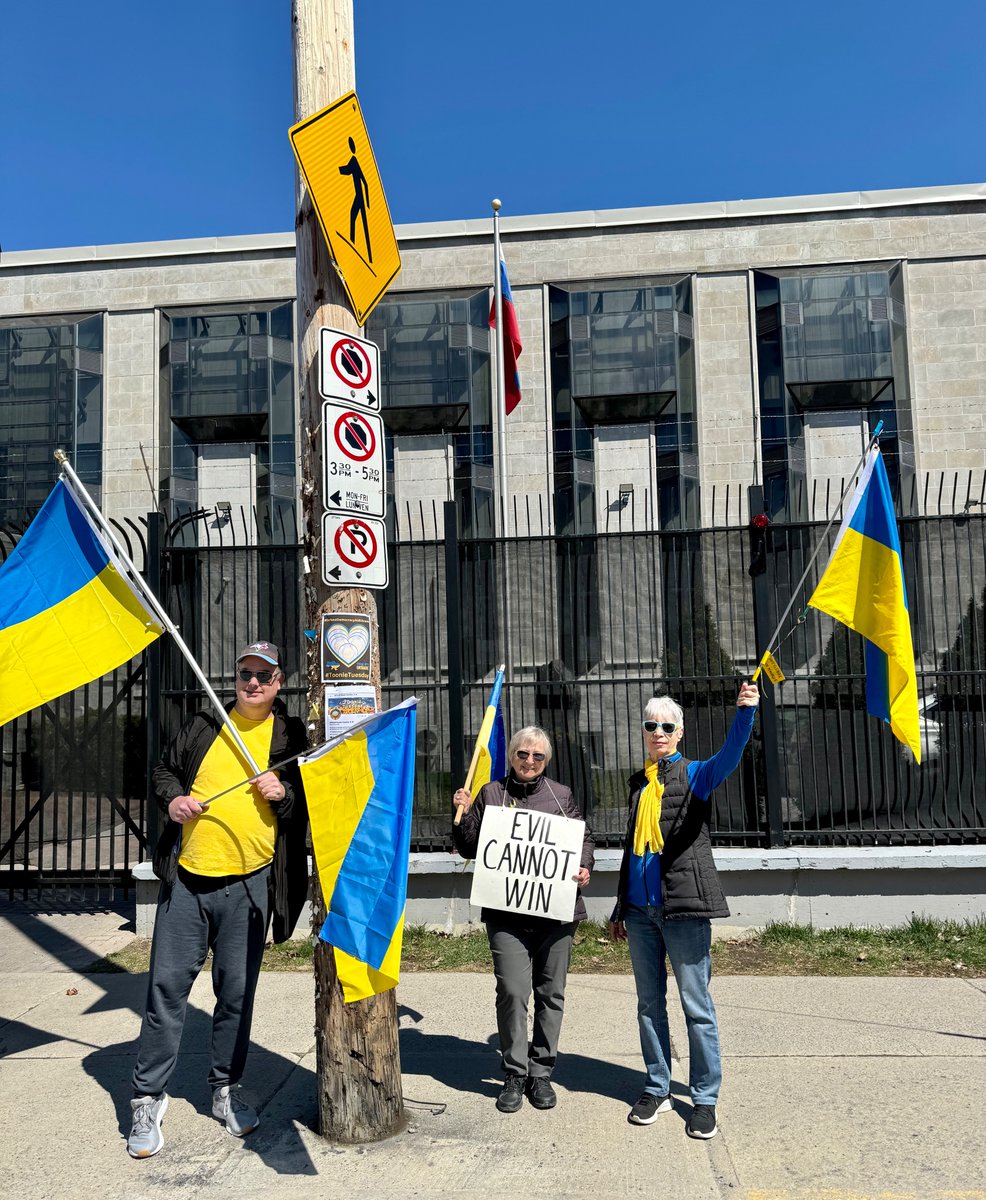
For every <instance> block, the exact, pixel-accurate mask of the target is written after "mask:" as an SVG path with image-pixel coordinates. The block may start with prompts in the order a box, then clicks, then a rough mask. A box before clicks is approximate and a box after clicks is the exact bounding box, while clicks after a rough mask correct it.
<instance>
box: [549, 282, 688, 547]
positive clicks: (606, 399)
mask: <svg viewBox="0 0 986 1200" xmlns="http://www.w3.org/2000/svg"><path fill="white" fill-rule="evenodd" d="M549 304H550V321H551V335H550V336H551V395H552V416H553V428H554V449H555V520H556V525H557V528H558V531H559V532H560V533H588V532H593V531H594V530H595V488H594V481H593V459H594V437H593V431H594V429H595V428H596V427H597V426H600V425H630V424H642V423H647V424H649V425H650V427H651V433H652V441H653V456H654V458H653V461H654V464H655V475H656V478H655V480H654V485H655V490H656V493H657V497H658V513H659V520H660V524H661V527H662V528H682V527H687V526H689V525H692V524H694V522H695V521H696V520H697V517H698V510H697V505H698V495H697V481H696V471H695V457H696V446H695V439H696V428H695V370H694V334H693V326H692V288H691V279H690V278H688V277H686V278H684V279H680V280H677V281H675V282H671V283H661V282H656V281H650V280H641V281H620V282H615V283H612V284H609V285H603V284H598V283H596V284H593V285H592V286H591V287H590V286H584V287H583V286H580V285H578V284H570V285H566V286H564V287H562V286H557V287H551V288H550V289H549Z"/></svg>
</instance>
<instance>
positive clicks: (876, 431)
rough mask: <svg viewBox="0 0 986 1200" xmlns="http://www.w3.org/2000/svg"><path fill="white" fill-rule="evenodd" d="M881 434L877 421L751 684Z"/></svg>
mask: <svg viewBox="0 0 986 1200" xmlns="http://www.w3.org/2000/svg"><path fill="white" fill-rule="evenodd" d="M882 432H883V422H882V421H878V422H877V425H876V429H874V430H873V432H872V434H871V435H870V438H869V441H868V442H867V443H866V449H865V450H864V451H863V456H862V458H860V460H859V462H858V463H857V464H856V466H855V467H854V468H853V471H852V473H851V474H850V476H849V483H848V484H847V485H846V490H845V491H844V492H843V493H842V497H841V499H840V500H839V503H838V504H837V505H836V506H835V512H833V514H832V516H831V517H830V518H829V523H828V524H827V525H826V526H825V528H824V529H823V530H822V535H821V537H820V538H819V539H818V545H817V546H816V547H815V553H814V554H813V555H812V556H811V558H809V559H808V565H807V567H805V570H804V574H803V575H802V576H801V578H800V579H799V580H798V582H797V583H796V584H795V586H794V590H793V592H792V593H791V599H790V600H789V601H788V606H787V608H785V609H784V612H783V614H782V616H781V619H780V620H779V621H778V622H777V628H776V629H775V630H774V632H773V633H772V634H771V635H770V638H769V640H768V642H767V648H766V649H765V650H764V652H763V654H761V656H760V661H759V663H758V664H757V669H756V670H755V671H754V672H753V675H752V677H751V679H750V682H751V683H756V681H757V679H758V678H759V676H760V672H761V671H762V670H763V660H764V659H765V658H766V657H767V655H768V654H769V653H770V651H771V649H772V648H773V646H774V643H775V641H776V640H777V635H778V634H779V633H780V631H781V630H782V629H783V628H784V622H785V621H786V620H787V617H788V614H789V613H790V611H791V609H792V608H794V602H795V600H797V598H798V593H799V592H800V591H801V585H802V584H803V583H804V581H805V580H806V579H807V578H808V572H809V571H810V570H811V568H812V565H813V564H814V562H815V559H816V558H818V556H819V554H820V553H821V550H822V546H823V545H824V544H825V536H826V534H827V533H828V531H829V530H830V529H831V528H832V526H833V524H834V523H835V519H836V517H837V516H838V515H839V513H840V512H841V511H842V506H843V504H845V502H846V497H847V496H848V495H849V493H850V492H851V491H852V489H853V488H854V487H855V486H856V475H857V474H858V473H859V471H860V470H861V469H862V467H863V464H864V463H865V462H866V456H867V455H868V454H869V452H870V451H871V450H872V449H873V447H874V446H875V445H876V443H877V442H878V441H879V439H880V434H881V433H882Z"/></svg>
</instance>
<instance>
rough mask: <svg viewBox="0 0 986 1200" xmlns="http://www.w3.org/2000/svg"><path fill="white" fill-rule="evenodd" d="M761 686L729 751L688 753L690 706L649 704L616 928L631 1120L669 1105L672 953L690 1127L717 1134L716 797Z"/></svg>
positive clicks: (745, 702) (725, 910)
mask: <svg viewBox="0 0 986 1200" xmlns="http://www.w3.org/2000/svg"><path fill="white" fill-rule="evenodd" d="M759 701H760V693H759V692H758V690H757V688H756V685H755V684H752V683H744V684H743V685H742V686H741V687H740V690H739V696H738V697H737V699H736V705H737V712H736V717H735V719H734V720H733V723H732V726H731V727H730V730H729V733H728V734H727V735H726V741H725V743H724V745H723V747H722V749H721V750H720V751H719V752H718V753H717V754H715V755H714V756H713V757H712V758H709V759H704V760H694V761H689V760H688V759H686V758H683V757H682V755H681V752H680V750H679V749H678V744H679V743H680V741H681V739H682V736H683V734H684V720H685V718H684V713H683V712H682V710H681V707H680V706H679V705H678V704H676V703H675V701H674V700H672V699H671V697H670V696H655V697H654V698H653V699H652V700H649V701H648V702H647V707H646V708H645V709H644V720H643V723H642V728H643V735H644V750H645V752H646V755H647V760H646V762H645V763H644V767H643V770H641V771H638V772H637V773H636V774H635V775H633V776H631V778H630V781H629V783H630V801H629V806H630V807H629V819H628V821H627V832H626V840H625V843H624V848H623V862H622V865H621V867H620V882H619V887H618V890H617V896H616V907H615V908H614V910H613V915H612V917H611V918H610V934H611V936H612V937H613V938H616V939H618V940H620V939H623V938H627V939H628V940H629V943H630V959H631V962H632V964H633V975H634V982H635V984H636V988H637V1023H638V1025H639V1027H640V1048H641V1050H642V1052H643V1056H644V1065H645V1067H646V1071H647V1081H646V1083H645V1085H644V1090H643V1092H642V1094H641V1096H640V1099H639V1100H638V1101H637V1102H636V1104H634V1106H633V1108H631V1110H630V1112H629V1114H628V1117H627V1120H628V1121H629V1122H630V1124H631V1125H650V1124H651V1123H652V1122H654V1121H656V1120H657V1118H658V1116H659V1115H660V1114H661V1113H663V1112H669V1111H670V1110H671V1108H672V1104H671V1036H670V1033H669V1031H668V1009H667V988H668V966H667V964H668V959H670V960H671V966H672V968H673V969H674V976H675V981H676V982H677V984H678V993H679V995H680V997H681V1007H682V1009H683V1011H684V1014H685V1024H686V1026H687V1029H688V1075H689V1078H688V1086H689V1091H690V1092H691V1097H692V1109H691V1112H690V1113H689V1114H688V1123H687V1125H686V1127H685V1132H686V1133H687V1134H688V1136H689V1137H694V1138H711V1137H715V1135H716V1134H717V1133H718V1132H719V1128H718V1125H717V1123H716V1102H717V1100H718V1098H719V1086H720V1083H721V1081H722V1059H721V1054H720V1050H719V1027H718V1024H717V1022H716V1010H715V1006H714V1005H713V1003H712V997H711V995H710V994H709V981H710V979H711V978H712V956H711V949H712V918H713V917H728V916H729V907H728V906H727V904H726V898H725V896H724V895H723V892H722V887H721V886H720V884H719V876H718V873H717V871H716V867H715V863H714V862H713V859H712V841H711V838H710V836H709V817H710V805H709V797H710V795H711V794H712V792H713V790H714V789H715V788H717V787H718V786H719V784H721V783H722V782H723V781H724V780H725V779H726V778H727V777H728V776H729V775H730V774H731V773H732V772H733V771H734V770H735V769H736V767H737V766H738V764H739V761H740V759H741V758H742V756H743V750H744V747H745V746H746V743H747V742H748V741H749V738H750V732H751V730H752V729H753V719H754V716H755V715H756V708H757V704H758V703H759Z"/></svg>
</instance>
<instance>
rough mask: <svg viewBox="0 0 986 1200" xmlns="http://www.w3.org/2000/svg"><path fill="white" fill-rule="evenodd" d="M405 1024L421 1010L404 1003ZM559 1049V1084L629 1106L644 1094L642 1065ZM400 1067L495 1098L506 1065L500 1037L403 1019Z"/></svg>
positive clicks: (679, 1090) (679, 1089) (675, 1088)
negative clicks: (427, 1027) (432, 1028)
mask: <svg viewBox="0 0 986 1200" xmlns="http://www.w3.org/2000/svg"><path fill="white" fill-rule="evenodd" d="M398 1016H399V1018H401V1019H402V1022H406V1021H408V1020H411V1021H413V1022H415V1023H417V1022H418V1021H420V1020H421V1019H422V1018H421V1014H420V1013H416V1012H415V1011H414V1010H413V1009H409V1008H407V1007H406V1006H404V1005H400V1006H399V1007H398ZM564 1036H565V1035H564V1031H563V1032H562V1049H561V1050H560V1051H559V1053H558V1062H557V1065H556V1067H555V1070H554V1072H553V1074H552V1076H551V1077H552V1079H553V1080H554V1082H555V1083H557V1084H560V1086H561V1087H563V1088H565V1089H566V1091H569V1092H586V1093H588V1094H591V1095H596V1096H605V1097H607V1098H609V1099H611V1100H618V1101H625V1102H626V1103H627V1104H628V1105H630V1104H633V1102H634V1101H635V1100H636V1099H637V1097H638V1096H639V1095H640V1092H641V1089H642V1087H643V1085H644V1082H645V1080H644V1072H643V1064H641V1066H640V1067H639V1068H630V1067H624V1066H621V1065H620V1064H618V1063H612V1062H607V1061H606V1060H605V1059H601V1058H591V1057H589V1056H588V1055H584V1054H572V1053H568V1052H566V1051H565V1049H564V1044H565V1041H564ZM400 1047H401V1067H402V1069H403V1071H404V1072H405V1073H407V1074H414V1075H425V1076H430V1077H431V1078H432V1079H434V1080H436V1081H437V1082H438V1083H441V1084H444V1085H445V1086H446V1087H448V1088H452V1089H453V1090H454V1091H459V1092H473V1093H480V1094H482V1095H485V1096H489V1097H490V1098H491V1099H492V1098H493V1097H495V1096H496V1095H497V1094H498V1093H499V1091H500V1088H501V1087H502V1079H503V1074H502V1067H501V1065H500V1054H499V1050H498V1040H497V1035H496V1034H495V1033H490V1034H489V1035H488V1036H487V1037H486V1038H485V1040H483V1041H480V1040H478V1039H477V1040H476V1041H468V1040H466V1039H465V1038H460V1037H456V1036H454V1035H452V1034H446V1033H426V1032H425V1031H423V1030H421V1029H417V1028H415V1026H414V1025H408V1024H406V1023H402V1027H401V1031H400ZM671 1091H672V1093H673V1094H675V1095H680V1096H682V1097H684V1098H686V1099H687V1098H688V1089H687V1088H686V1087H683V1086H681V1085H680V1084H676V1083H673V1084H672V1085H671Z"/></svg>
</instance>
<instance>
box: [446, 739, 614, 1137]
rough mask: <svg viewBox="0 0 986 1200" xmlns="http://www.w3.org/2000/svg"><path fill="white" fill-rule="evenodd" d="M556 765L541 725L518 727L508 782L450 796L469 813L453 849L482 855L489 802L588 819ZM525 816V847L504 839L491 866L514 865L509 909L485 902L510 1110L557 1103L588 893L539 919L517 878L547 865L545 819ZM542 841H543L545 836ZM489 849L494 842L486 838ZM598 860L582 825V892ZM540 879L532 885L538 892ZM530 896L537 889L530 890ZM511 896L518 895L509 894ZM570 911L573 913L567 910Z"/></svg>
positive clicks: (501, 1103) (577, 869)
mask: <svg viewBox="0 0 986 1200" xmlns="http://www.w3.org/2000/svg"><path fill="white" fill-rule="evenodd" d="M550 761H551V742H550V741H549V740H548V735H547V734H546V733H545V732H544V730H543V729H539V728H538V727H537V726H536V725H528V726H527V727H526V728H524V729H521V730H520V731H519V732H518V733H515V734H514V736H513V737H512V738H511V740H510V745H509V746H508V748H507V762H508V765H509V773H508V774H507V776H506V778H504V779H497V780H491V781H490V782H489V783H488V784H486V785H485V787H483V788H481V789H480V792H479V795H478V796H477V797H476V799H475V801H473V798H472V795H471V794H470V793H469V792H468V791H467V790H466V789H465V788H460V789H459V790H458V791H457V792H456V793H455V795H454V796H453V797H452V801H453V804H454V805H455V807H456V809H460V810H461V811H462V817H461V823H460V824H459V825H453V827H452V837H453V840H454V842H455V848H456V850H458V852H459V853H460V854H461V855H462V857H463V858H467V859H472V858H475V857H476V852H477V849H478V848H479V847H480V844H481V833H482V825H483V814H484V813H485V812H486V810H487V808H491V809H492V808H497V807H508V808H516V809H519V810H528V811H530V812H532V813H547V814H552V815H556V816H562V817H568V818H570V819H572V820H575V821H580V822H581V821H582V814H581V813H580V812H579V809H578V805H577V804H576V803H575V798H574V796H573V795H572V793H571V791H570V790H569V789H568V788H567V787H565V785H564V784H562V783H558V782H556V781H555V780H553V779H548V778H547V776H546V775H545V773H544V772H545V768H546V767H547V765H548V763H549V762H550ZM520 818H521V814H518V820H516V821H515V822H513V823H512V827H513V829H514V830H515V833H516V836H517V838H527V839H528V841H527V844H526V845H524V844H517V843H513V844H510V843H505V844H504V845H503V846H502V847H498V848H497V850H496V851H495V852H494V853H493V854H492V855H490V854H487V856H486V858H487V865H493V866H497V865H499V864H501V863H502V864H504V868H505V869H506V870H507V871H509V870H511V869H514V870H516V871H517V872H518V874H517V875H516V876H515V877H514V888H513V890H512V892H511V890H510V887H509V877H508V889H507V892H506V893H505V901H504V906H503V907H502V908H500V907H498V908H493V907H491V906H486V907H484V908H483V910H482V919H483V921H484V922H485V923H486V933H487V936H488V937H489V939H490V950H491V951H492V953H493V973H494V976H495V977H496V1024H497V1030H498V1032H499V1035H500V1053H501V1055H502V1057H503V1070H504V1075H505V1079H504V1084H503V1089H502V1090H501V1092H500V1094H499V1096H498V1097H497V1101H496V1106H497V1108H498V1109H499V1110H500V1112H504V1113H513V1112H517V1110H518V1109H519V1108H520V1107H521V1104H522V1103H523V1098H524V1094H525V1093H526V1094H527V1098H528V1099H529V1100H530V1102H531V1104H532V1105H533V1106H534V1107H535V1108H554V1106H555V1104H556V1103H557V1102H558V1098H557V1096H556V1095H555V1089H554V1088H553V1087H552V1086H551V1072H552V1070H553V1069H554V1065H555V1059H556V1057H557V1054H558V1035H559V1034H560V1032H561V1022H562V1015H563V1013H564V1007H565V980H566V978H567V976H568V962H569V958H570V957H571V953H572V936H573V934H574V933H575V926H576V925H577V923H578V922H579V921H581V920H584V918H585V915H586V911H585V904H584V903H583V900H582V896H581V894H580V893H579V892H576V896H575V905H574V911H573V912H572V914H571V917H569V918H568V919H563V920H558V919H555V918H552V917H545V916H537V915H534V914H533V913H531V912H530V911H519V909H520V908H522V907H526V908H527V909H530V907H531V905H529V904H528V905H524V902H523V899H522V898H521V897H522V895H523V894H525V892H524V888H525V884H526V883H527V880H528V879H529V878H531V876H530V873H529V872H528V873H527V876H526V877H525V878H524V881H523V883H520V884H518V883H517V880H519V879H521V873H523V872H527V868H528V865H529V864H530V863H532V862H535V861H538V862H540V861H543V859H544V857H545V852H544V836H545V835H544V828H545V826H546V825H547V822H544V821H543V819H542V820H541V821H540V822H539V821H538V820H537V819H536V818H535V819H527V820H526V821H525V820H523V819H520ZM539 838H540V839H541V845H538V844H537V843H538V840H539ZM486 845H487V846H489V845H491V843H490V842H489V841H487V843H486ZM592 862H593V840H592V834H591V833H590V831H589V827H588V826H586V827H585V832H584V836H583V839H582V851H581V857H580V861H579V862H578V863H577V864H576V863H575V862H572V864H571V869H572V875H571V878H572V879H574V881H575V882H576V884H577V885H578V887H579V888H583V887H585V885H586V884H587V883H588V882H589V872H590V871H591V869H592ZM533 887H534V884H533V882H532V883H531V884H530V888H531V889H533ZM526 895H527V897H528V898H530V892H529V891H528V892H526ZM507 896H511V897H512V900H513V905H512V906H511V901H510V900H508V899H506V897H507ZM566 915H567V914H566ZM532 984H533V989H534V1033H533V1037H532V1038H531V1040H530V1043H528V1037H527V1005H528V1001H529V999H530V995H531V987H532Z"/></svg>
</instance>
